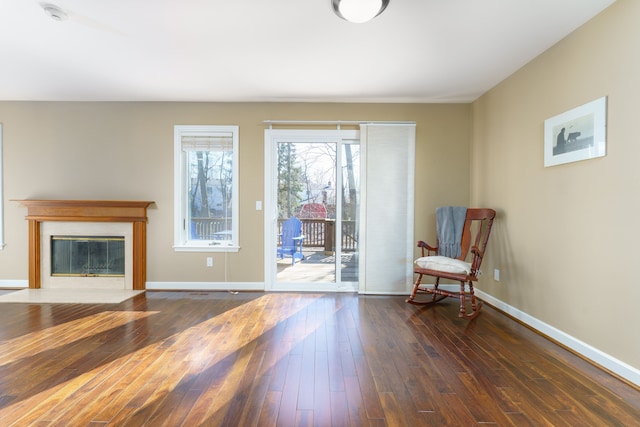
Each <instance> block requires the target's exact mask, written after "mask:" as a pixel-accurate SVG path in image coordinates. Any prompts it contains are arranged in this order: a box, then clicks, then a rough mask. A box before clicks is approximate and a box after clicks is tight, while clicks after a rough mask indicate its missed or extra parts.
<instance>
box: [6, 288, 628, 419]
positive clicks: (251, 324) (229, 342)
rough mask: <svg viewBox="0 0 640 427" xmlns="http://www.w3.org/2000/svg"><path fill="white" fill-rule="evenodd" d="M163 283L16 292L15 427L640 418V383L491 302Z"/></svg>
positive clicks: (10, 378) (11, 373) (9, 414)
mask: <svg viewBox="0 0 640 427" xmlns="http://www.w3.org/2000/svg"><path fill="white" fill-rule="evenodd" d="M457 311H458V305H457V302H456V301H454V300H450V301H447V302H444V303H442V305H440V306H437V307H433V308H429V309H420V308H417V307H414V306H411V305H409V304H406V303H404V297H391V296H385V297H382V296H381V297H376V296H358V295H352V294H324V295H319V294H284V293H282V294H280V293H240V294H236V295H234V294H231V293H224V292H147V293H146V295H144V294H143V295H139V296H136V297H135V298H133V299H131V300H128V301H126V302H124V303H121V304H109V305H107V304H105V305H88V304H86V305H80V304H44V305H28V304H2V306H1V310H0V339H1V341H0V425H2V426H13V425H16V426H32V425H33V426H49V425H52V426H143V425H148V426H198V425H203V426H208V425H212V426H213V425H221V426H272V425H274V426H296V425H301V426H302V425H316V426H330V425H334V426H385V425H386V426H403V425H406V426H480V425H496V426H638V425H640V391H638V390H637V389H635V388H633V387H630V386H628V385H626V384H624V383H623V382H621V381H619V380H617V379H616V378H614V377H612V376H610V375H608V374H607V373H605V372H603V371H600V370H599V369H597V368H595V367H594V366H592V365H590V364H589V363H587V362H585V361H583V360H581V359H580V358H578V357H576V356H574V355H572V354H570V353H569V352H567V351H565V350H563V349H562V348H560V347H558V346H556V345H554V344H552V343H551V342H549V341H547V340H545V339H544V338H542V337H540V336H538V335H536V334H535V333H533V332H532V331H530V330H528V329H527V328H525V327H523V326H522V325H520V324H518V323H516V322H514V321H512V320H510V319H509V318H507V317H505V316H503V315H502V314H500V313H498V312H496V311H494V310H493V309H492V308H491V307H488V306H485V307H484V308H483V311H482V313H481V314H480V316H479V317H478V318H477V319H475V320H473V321H471V322H469V321H466V320H460V319H458V318H457V317H456V316H457Z"/></svg>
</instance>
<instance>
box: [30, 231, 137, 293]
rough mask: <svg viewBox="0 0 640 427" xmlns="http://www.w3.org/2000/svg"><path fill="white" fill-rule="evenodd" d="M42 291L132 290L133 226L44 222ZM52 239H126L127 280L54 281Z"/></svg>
mask: <svg viewBox="0 0 640 427" xmlns="http://www.w3.org/2000/svg"><path fill="white" fill-rule="evenodd" d="M40 233H41V234H40V236H41V237H40V238H41V241H40V250H41V258H40V259H41V260H42V261H41V264H40V268H41V275H40V277H41V278H42V279H41V285H40V286H41V287H42V288H43V289H44V288H46V289H87V288H90V289H133V275H132V268H133V225H132V224H131V223H128V222H82V221H80V222H75V221H74V222H64V221H44V222H42V224H41V231H40ZM52 236H79V237H86V236H101V237H114V236H122V237H124V253H125V262H124V277H53V276H52V275H51V237H52Z"/></svg>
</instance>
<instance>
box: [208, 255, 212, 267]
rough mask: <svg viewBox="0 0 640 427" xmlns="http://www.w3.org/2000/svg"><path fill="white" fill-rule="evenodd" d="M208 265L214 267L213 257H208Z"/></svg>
mask: <svg viewBox="0 0 640 427" xmlns="http://www.w3.org/2000/svg"><path fill="white" fill-rule="evenodd" d="M207 267H213V258H211V257H207Z"/></svg>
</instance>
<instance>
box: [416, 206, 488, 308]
mask: <svg viewBox="0 0 640 427" xmlns="http://www.w3.org/2000/svg"><path fill="white" fill-rule="evenodd" d="M439 209H446V208H439ZM458 209H460V208H458ZM463 212H464V211H463ZM495 216H496V212H495V211H494V210H493V209H467V210H466V214H465V216H464V225H463V228H462V233H461V238H460V246H459V255H457V256H451V255H449V256H443V255H441V254H442V248H439V247H438V245H436V246H435V247H432V246H429V245H428V244H426V243H425V242H423V241H422V240H421V241H419V242H418V247H419V248H421V249H422V257H421V258H418V259H417V260H416V261H415V268H414V273H415V274H417V275H418V277H417V279H416V282H415V284H414V286H413V291H412V292H411V295H410V296H409V298H408V299H407V300H406V301H407V302H408V303H410V304H415V305H431V304H435V303H437V302H438V301H441V300H443V299H444V298H446V297H453V298H459V299H460V313H459V314H458V316H459V317H464V318H467V319H473V318H474V317H476V316H477V315H478V314H479V313H480V308H481V307H482V302H481V301H478V302H476V296H475V293H474V290H473V282H475V281H477V280H478V276H479V275H480V265H481V264H482V259H483V258H484V255H485V250H486V248H487V242H488V241H489V234H490V232H491V226H492V225H493V219H494V218H495ZM439 218H440V216H439ZM460 225H461V226H462V224H460ZM440 226H441V224H440V223H439V224H438V227H440ZM438 235H439V236H440V235H441V234H440V230H439V231H438ZM438 244H439V245H440V246H442V242H440V241H439V242H438ZM469 249H471V250H469ZM468 254H470V262H467V255H468ZM423 276H432V277H434V278H435V283H434V284H433V285H423V284H422V283H421V281H422V277H423ZM440 279H450V280H455V281H458V282H460V291H459V292H455V291H448V290H444V289H441V288H440V287H439V286H440ZM465 286H468V290H466V289H465ZM419 294H431V297H430V298H426V299H425V300H422V299H416V297H417V296H418V295H419ZM467 297H470V300H471V312H470V313H467Z"/></svg>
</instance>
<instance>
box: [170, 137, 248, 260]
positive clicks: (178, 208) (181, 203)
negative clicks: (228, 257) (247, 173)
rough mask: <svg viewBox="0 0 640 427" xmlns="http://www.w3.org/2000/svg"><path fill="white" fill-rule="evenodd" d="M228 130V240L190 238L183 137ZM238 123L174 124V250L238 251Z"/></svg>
mask: <svg viewBox="0 0 640 427" xmlns="http://www.w3.org/2000/svg"><path fill="white" fill-rule="evenodd" d="M220 133H231V135H232V138H233V155H232V163H233V167H232V190H231V194H232V196H231V197H232V201H231V204H232V208H231V209H232V214H231V215H232V216H231V218H232V225H231V233H232V236H231V241H230V242H225V243H224V244H220V242H218V241H215V240H193V239H190V236H189V227H187V225H186V223H187V217H188V203H189V196H188V188H187V185H188V183H187V170H186V166H187V161H186V152H185V151H184V150H183V149H182V138H183V136H200V137H202V136H219V135H220ZM238 141H239V127H238V126H219V125H176V126H174V156H173V157H174V168H173V169H174V244H173V248H174V250H175V251H176V252H238V250H239V249H240V245H239V241H240V240H239V233H238V230H239V218H240V215H239V205H240V203H239V191H238V187H239V175H240V174H239V173H238V165H239V163H238V145H239V143H238Z"/></svg>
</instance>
